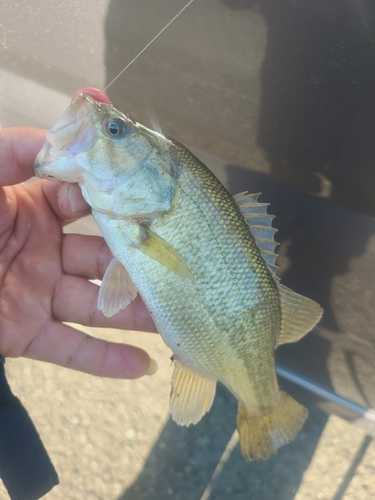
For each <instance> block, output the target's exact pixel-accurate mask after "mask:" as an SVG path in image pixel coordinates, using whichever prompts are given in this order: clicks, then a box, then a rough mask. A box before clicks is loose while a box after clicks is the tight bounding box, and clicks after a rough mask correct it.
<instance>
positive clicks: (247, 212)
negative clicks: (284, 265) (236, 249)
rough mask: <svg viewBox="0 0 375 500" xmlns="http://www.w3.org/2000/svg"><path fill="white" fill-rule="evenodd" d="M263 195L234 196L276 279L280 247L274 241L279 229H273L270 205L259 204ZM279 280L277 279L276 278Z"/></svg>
mask: <svg viewBox="0 0 375 500" xmlns="http://www.w3.org/2000/svg"><path fill="white" fill-rule="evenodd" d="M260 194H261V193H255V194H249V193H248V192H247V191H245V192H243V193H239V194H236V195H234V196H233V198H234V200H235V202H236V203H237V205H238V207H239V209H240V211H241V213H242V215H243V217H244V218H245V220H246V222H247V223H248V224H249V228H250V231H251V234H252V235H253V237H254V239H255V243H256V245H257V247H258V248H259V250H260V253H261V255H262V257H263V259H264V260H265V262H266V264H267V267H268V269H269V270H270V271H271V273H272V275H273V277H274V278H276V271H277V266H276V265H275V261H276V257H277V255H276V254H275V248H276V247H277V246H278V245H279V244H278V243H276V242H275V240H274V234H275V233H276V231H277V229H274V228H273V227H272V219H273V218H274V216H273V215H269V214H267V207H268V205H269V203H258V201H257V200H258V197H259V196H260ZM276 279H277V278H276Z"/></svg>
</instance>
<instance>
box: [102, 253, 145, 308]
mask: <svg viewBox="0 0 375 500" xmlns="http://www.w3.org/2000/svg"><path fill="white" fill-rule="evenodd" d="M136 296H137V288H136V286H135V285H134V283H133V281H132V280H131V278H130V276H129V274H128V272H127V270H126V269H125V267H124V266H123V265H122V264H121V262H120V261H118V260H117V259H116V258H115V257H114V258H113V259H112V260H111V263H110V264H109V266H108V267H107V269H106V272H105V273H104V276H103V280H102V284H101V285H100V289H99V296H98V309H99V311H102V312H103V314H104V316H107V318H110V317H111V316H113V315H114V314H116V313H117V312H119V311H120V309H125V307H127V306H128V305H129V304H130V302H131V301H132V300H133V299H135V297H136Z"/></svg>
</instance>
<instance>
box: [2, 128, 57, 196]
mask: <svg viewBox="0 0 375 500" xmlns="http://www.w3.org/2000/svg"><path fill="white" fill-rule="evenodd" d="M46 132H47V131H46V130H41V129H37V128H32V127H14V128H5V129H2V130H0V186H11V185H13V184H19V183H20V182H24V181H26V180H27V179H30V177H33V175H34V170H33V163H34V160H35V158H36V155H37V154H38V153H39V151H40V149H41V148H42V146H43V143H44V141H45V140H46Z"/></svg>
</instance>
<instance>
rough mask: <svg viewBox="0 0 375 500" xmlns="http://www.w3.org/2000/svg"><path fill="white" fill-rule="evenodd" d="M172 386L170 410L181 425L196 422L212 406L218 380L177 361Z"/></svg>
mask: <svg viewBox="0 0 375 500" xmlns="http://www.w3.org/2000/svg"><path fill="white" fill-rule="evenodd" d="M171 386H172V387H171V394H170V400H169V411H170V413H171V415H172V418H173V420H174V421H175V422H177V423H178V424H179V425H190V424H196V423H197V422H199V420H200V419H201V418H202V417H203V415H205V414H206V413H207V412H208V410H209V409H210V408H211V406H212V403H213V400H214V397H215V391H216V380H213V379H209V378H207V377H204V376H203V375H201V374H200V373H198V372H196V371H194V370H192V369H191V368H188V367H187V366H186V365H183V364H182V363H181V362H179V361H175V362H174V370H173V374H172V379H171Z"/></svg>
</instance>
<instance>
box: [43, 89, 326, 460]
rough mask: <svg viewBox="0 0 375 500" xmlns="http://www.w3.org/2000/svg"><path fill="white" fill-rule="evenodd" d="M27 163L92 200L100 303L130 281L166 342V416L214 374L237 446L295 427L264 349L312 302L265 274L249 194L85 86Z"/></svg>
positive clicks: (116, 298)
mask: <svg viewBox="0 0 375 500" xmlns="http://www.w3.org/2000/svg"><path fill="white" fill-rule="evenodd" d="M35 173H36V175H37V176H38V177H42V178H47V179H50V180H55V181H70V182H77V183H78V184H79V185H80V187H81V190H82V194H83V196H84V198H85V200H86V201H87V202H88V203H89V205H90V206H91V207H92V214H93V216H94V218H95V220H96V221H97V223H98V225H99V227H100V229H101V231H102V233H103V236H104V238H105V240H106V241H107V243H108V245H109V247H110V249H111V251H112V253H113V255H114V259H113V261H112V263H111V264H110V266H109V267H108V269H107V271H106V273H105V275H104V277H103V281H102V285H101V288H100V292H99V298H98V307H99V309H101V310H102V311H103V313H104V314H106V315H107V316H111V315H113V314H115V313H116V312H118V311H119V310H120V309H121V308H123V307H126V306H127V304H128V303H129V302H130V301H131V300H132V299H133V298H134V297H135V296H136V294H137V292H138V293H139V294H140V295H141V297H142V299H143V300H144V302H145V304H146V306H147V308H148V310H149V312H150V313H151V315H152V317H153V319H154V321H155V324H156V326H157V328H158V331H159V332H160V334H161V336H162V338H163V339H164V341H165V342H166V344H167V345H168V346H169V347H170V348H171V350H172V351H173V361H174V371H173V375H172V379H171V394H170V412H171V415H172V418H173V419H174V420H175V421H176V422H177V423H179V424H181V425H189V424H194V423H196V422H198V421H199V420H200V419H201V418H202V416H203V415H204V414H205V413H206V412H207V411H208V410H209V409H210V407H211V405H212V402H213V399H214V395H215V389H216V384H217V382H218V381H220V382H222V383H223V384H224V385H225V386H226V387H227V388H228V389H229V390H230V391H231V392H232V393H233V394H234V396H235V397H236V398H237V400H238V416H237V428H238V432H239V440H240V447H241V451H242V454H243V456H244V457H245V458H247V459H254V458H255V459H256V458H267V457H268V456H269V455H271V454H273V453H275V452H276V450H277V449H278V448H279V447H280V446H281V445H283V444H285V443H288V442H289V441H291V440H292V439H294V437H295V436H296V434H297V432H298V431H299V429H300V428H301V426H302V425H303V423H304V421H305V419H306V416H307V411H306V409H305V408H304V407H303V406H302V405H300V404H299V403H298V402H297V401H295V400H294V399H293V398H292V397H291V396H289V395H288V394H286V393H285V392H283V391H282V390H280V388H279V386H278V382H277V377H276V372H275V355H274V350H275V348H276V347H277V346H278V345H280V344H282V343H285V342H294V341H296V340H298V339H299V338H301V337H302V336H303V335H305V334H306V333H307V332H308V331H310V330H311V329H312V328H313V327H314V326H315V324H316V323H317V322H318V321H319V319H320V317H321V314H322V309H321V308H320V306H319V305H318V304H316V303H315V302H314V301H312V300H310V299H307V298H305V297H302V296H301V295H298V294H296V293H294V292H293V291H292V290H290V289H288V288H286V287H284V286H283V285H282V284H281V283H280V281H279V279H278V278H277V277H276V274H275V271H276V266H275V259H276V254H275V253H274V249H275V247H276V243H275V242H274V239H273V235H274V232H275V230H274V229H272V227H271V222H272V216H270V215H268V214H267V210H266V207H267V205H266V204H263V203H258V201H257V197H258V195H255V194H248V193H241V194H239V195H237V196H235V197H232V196H231V195H230V194H229V193H228V192H227V191H226V189H225V188H224V187H223V186H222V184H221V183H220V182H219V181H218V179H217V178H216V177H215V176H214V175H213V174H212V173H211V171H210V170H209V169H208V168H207V167H206V166H205V165H204V164H202V163H201V162H200V161H199V160H198V159H197V158H196V157H195V156H194V155H193V154H192V153H191V152H190V151H189V150H188V149H186V148H185V147H184V146H182V145H181V144H179V143H178V142H176V141H174V140H172V139H169V138H167V137H164V136H163V135H162V134H160V133H158V132H155V131H153V130H151V129H149V128H148V127H146V126H144V125H142V124H140V123H138V122H136V121H135V120H133V119H132V118H131V117H130V116H128V115H126V114H123V113H121V112H120V111H118V110H117V109H115V108H114V107H113V106H112V105H111V104H108V103H104V102H98V101H96V100H95V99H93V98H92V97H91V96H90V95H88V94H85V93H80V94H78V95H77V96H76V97H75V98H74V99H73V101H72V103H71V105H70V107H69V108H68V109H67V110H66V111H65V113H64V114H63V115H62V117H61V118H60V119H59V121H58V122H57V123H56V124H55V126H54V127H53V128H52V129H51V131H50V132H49V133H48V134H47V140H46V142H45V144H44V146H43V148H42V150H41V151H40V153H39V154H38V156H37V159H36V161H35Z"/></svg>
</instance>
